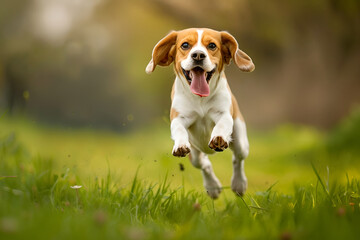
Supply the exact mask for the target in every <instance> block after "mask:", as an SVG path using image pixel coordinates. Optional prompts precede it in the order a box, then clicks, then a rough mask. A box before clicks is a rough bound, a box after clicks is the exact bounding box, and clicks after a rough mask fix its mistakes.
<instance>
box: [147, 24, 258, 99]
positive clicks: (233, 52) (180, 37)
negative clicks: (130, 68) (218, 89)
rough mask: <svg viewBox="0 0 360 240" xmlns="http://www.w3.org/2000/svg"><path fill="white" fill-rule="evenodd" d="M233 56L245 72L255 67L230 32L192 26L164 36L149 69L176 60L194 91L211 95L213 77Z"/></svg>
mask: <svg viewBox="0 0 360 240" xmlns="http://www.w3.org/2000/svg"><path fill="white" fill-rule="evenodd" d="M231 59H234V61H235V63H236V65H237V66H238V67H239V68H240V69H241V70H242V71H244V72H252V71H253V70H254V69H255V65H254V63H253V62H252V60H251V58H250V57H249V56H248V55H247V54H246V53H244V52H243V51H241V50H240V49H239V48H238V43H237V42H236V40H235V38H234V37H233V36H232V35H230V34H229V33H227V32H218V31H214V30H211V29H206V28H205V29H204V28H202V29H195V28H190V29H185V30H182V31H173V32H170V33H169V34H168V35H167V36H165V37H164V38H163V39H161V40H160V41H159V42H158V43H157V44H156V45H155V47H154V49H153V52H152V59H151V60H150V62H149V64H148V65H147V67H146V72H147V73H151V72H153V71H154V70H155V67H156V65H160V66H168V65H170V64H171V63H172V62H174V68H175V72H176V74H177V75H178V76H179V78H180V79H181V80H182V81H184V82H186V83H187V84H189V86H190V90H191V92H192V93H194V94H196V95H199V96H201V97H207V96H209V94H210V87H209V84H210V82H211V80H212V79H213V78H214V76H219V74H220V73H221V72H222V71H223V70H224V65H225V64H229V63H230V61H231ZM217 79H218V78H217Z"/></svg>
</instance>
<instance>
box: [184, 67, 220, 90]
mask: <svg viewBox="0 0 360 240" xmlns="http://www.w3.org/2000/svg"><path fill="white" fill-rule="evenodd" d="M215 69H216V68H214V69H213V70H212V71H210V72H206V71H205V70H204V69H202V68H201V67H195V68H193V69H191V70H190V71H186V70H185V69H183V68H182V71H183V74H184V76H185V78H186V80H187V81H188V83H189V84H190V89H191V92H192V93H194V94H196V95H199V96H200V97H207V96H209V94H210V88H209V82H210V79H211V77H212V75H213V74H214V72H215Z"/></svg>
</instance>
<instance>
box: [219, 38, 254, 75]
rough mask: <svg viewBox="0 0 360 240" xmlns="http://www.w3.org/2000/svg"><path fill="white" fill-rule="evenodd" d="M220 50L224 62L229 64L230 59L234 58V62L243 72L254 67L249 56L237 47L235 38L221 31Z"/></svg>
mask: <svg viewBox="0 0 360 240" xmlns="http://www.w3.org/2000/svg"><path fill="white" fill-rule="evenodd" d="M221 42H222V47H221V52H222V54H223V59H224V62H225V63H226V64H230V62H231V59H234V61H235V64H236V65H237V66H238V67H239V68H240V70H241V71H243V72H252V71H254V69H255V65H254V63H253V61H252V60H251V58H250V57H249V56H248V55H247V54H246V53H245V52H243V51H241V50H240V49H239V48H238V43H237V41H236V40H235V38H234V37H233V36H232V35H231V34H229V33H227V32H221Z"/></svg>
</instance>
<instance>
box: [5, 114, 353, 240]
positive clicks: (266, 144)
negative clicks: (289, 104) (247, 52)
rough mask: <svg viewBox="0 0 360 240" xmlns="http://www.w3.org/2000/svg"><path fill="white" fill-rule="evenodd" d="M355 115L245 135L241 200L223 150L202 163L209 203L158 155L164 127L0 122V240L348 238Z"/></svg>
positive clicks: (163, 150)
mask: <svg viewBox="0 0 360 240" xmlns="http://www.w3.org/2000/svg"><path fill="white" fill-rule="evenodd" d="M358 116H359V114H353V115H352V116H351V117H350V118H349V119H348V120H346V121H344V123H343V124H341V125H340V126H339V127H338V128H336V129H335V130H334V131H331V132H330V133H329V134H328V133H323V132H319V131H318V130H315V129H312V128H308V127H295V126H292V125H283V126H281V127H279V128H277V129H275V130H271V131H266V132H263V133H261V132H255V131H253V130H251V129H250V130H249V136H250V144H251V155H250V157H249V159H248V160H247V162H246V172H247V175H248V180H249V190H248V193H247V194H246V195H245V196H244V197H242V198H240V197H236V196H234V194H233V193H232V192H231V190H230V189H229V188H228V186H229V182H230V176H231V160H230V159H231V153H230V151H225V152H224V153H222V154H217V155H215V156H212V157H211V159H212V162H213V165H214V169H215V172H216V174H217V175H218V176H219V179H220V180H221V181H222V183H223V185H224V186H225V188H224V190H223V193H222V195H221V197H220V198H219V199H218V200H216V201H213V200H211V199H210V198H209V197H208V196H207V195H206V193H205V191H204V190H203V187H202V180H201V175H200V172H199V171H198V170H197V169H194V168H193V167H192V166H190V164H189V162H188V160H187V159H177V158H174V157H172V156H170V151H171V148H172V141H171V140H170V138H169V135H170V134H169V131H168V129H167V128H166V127H167V126H166V123H161V124H160V125H157V126H153V127H152V128H146V129H141V130H139V131H137V132H134V133H129V134H116V133H113V132H107V131H95V130H91V129H82V130H79V129H64V128H54V127H49V126H43V125H39V124H36V123H32V122H31V121H29V120H26V119H20V118H12V119H11V118H5V117H2V118H0V239H25V238H31V239H75V238H77V239H79V238H81V239H102V238H108V239H358V236H360V228H359V226H360V182H359V179H360V178H359V165H360V164H359V156H360V155H359V153H358V149H357V148H356V147H354V146H355V145H354V144H346V143H348V142H349V141H350V142H351V143H353V141H358V138H356V137H353V136H352V134H357V132H356V129H358V123H357V122H358V119H360V118H359V117H358ZM334 139H337V140H336V141H335V140H334ZM349 139H350V140H349ZM351 139H355V140H351ZM344 146H347V147H344ZM179 163H183V164H184V166H185V171H180V169H179ZM74 185H80V186H82V187H81V188H80V189H78V190H76V189H72V188H71V186H74Z"/></svg>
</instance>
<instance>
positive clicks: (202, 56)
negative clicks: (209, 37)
mask: <svg viewBox="0 0 360 240" xmlns="http://www.w3.org/2000/svg"><path fill="white" fill-rule="evenodd" d="M191 57H192V59H194V60H195V61H202V60H204V59H205V57H206V55H205V53H204V52H202V51H195V52H193V53H192V54H191Z"/></svg>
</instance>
